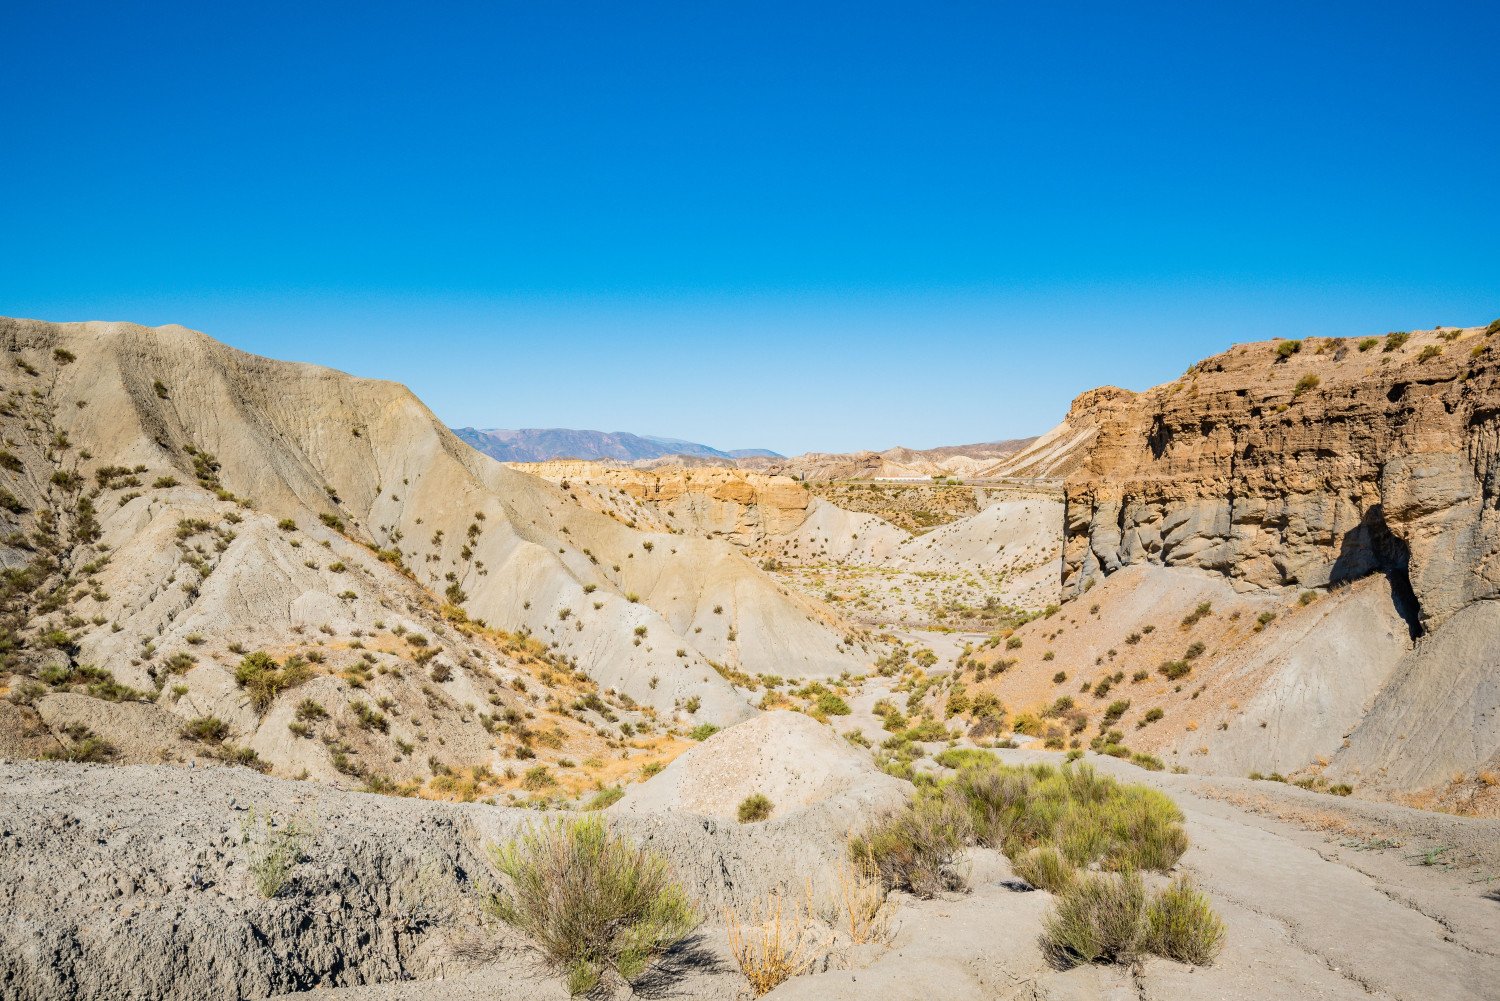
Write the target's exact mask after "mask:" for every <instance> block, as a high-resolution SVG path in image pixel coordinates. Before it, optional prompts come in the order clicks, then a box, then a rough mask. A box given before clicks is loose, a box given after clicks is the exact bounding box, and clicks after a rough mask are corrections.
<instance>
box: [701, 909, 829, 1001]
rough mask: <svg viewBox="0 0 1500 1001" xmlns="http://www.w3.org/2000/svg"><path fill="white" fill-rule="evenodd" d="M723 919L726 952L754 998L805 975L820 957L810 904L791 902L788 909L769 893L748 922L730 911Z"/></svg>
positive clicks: (753, 911) (733, 910)
mask: <svg viewBox="0 0 1500 1001" xmlns="http://www.w3.org/2000/svg"><path fill="white" fill-rule="evenodd" d="M724 919H725V924H726V925H727V932H728V936H729V952H730V954H731V955H732V956H734V961H735V965H736V966H738V967H739V968H740V972H741V973H743V974H744V975H745V979H746V980H748V981H750V990H751V991H753V992H754V994H755V996H756V997H760V996H761V995H762V994H768V993H770V992H771V991H773V990H775V989H776V988H777V987H779V986H780V985H781V984H784V983H785V982H786V981H788V980H790V979H791V978H792V977H797V976H801V975H802V974H804V973H806V972H807V971H808V970H810V969H812V966H813V963H815V962H816V961H817V959H818V957H819V952H820V951H821V950H820V948H819V944H820V939H819V936H817V935H816V933H815V932H814V931H813V929H814V927H815V926H816V921H817V919H816V917H815V916H814V907H813V905H812V901H811V900H805V901H802V902H801V903H795V902H794V903H793V904H792V905H791V907H790V909H788V907H787V904H786V900H785V898H784V897H783V896H782V894H781V893H779V892H778V893H772V894H771V895H770V897H769V898H768V899H766V900H764V901H761V902H759V903H757V904H756V905H755V906H754V907H752V908H751V910H750V913H749V916H748V920H746V919H742V918H741V917H740V914H739V912H738V911H737V910H735V909H734V908H732V907H731V908H730V909H729V910H728V911H726V912H725V915H724Z"/></svg>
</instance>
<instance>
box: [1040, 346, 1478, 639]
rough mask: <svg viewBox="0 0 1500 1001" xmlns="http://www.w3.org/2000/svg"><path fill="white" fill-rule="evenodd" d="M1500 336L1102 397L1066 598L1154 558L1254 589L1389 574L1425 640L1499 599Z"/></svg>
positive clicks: (1071, 500)
mask: <svg viewBox="0 0 1500 1001" xmlns="http://www.w3.org/2000/svg"><path fill="white" fill-rule="evenodd" d="M1495 333H1496V332H1495V330H1494V328H1493V326H1492V328H1491V329H1490V330H1489V332H1486V330H1485V329H1483V328H1473V329H1458V328H1442V329H1438V330H1432V331H1423V332H1417V333H1412V334H1409V335H1391V336H1388V337H1385V338H1380V339H1376V338H1368V339H1366V340H1364V341H1358V340H1354V339H1339V338H1309V339H1307V340H1305V341H1301V342H1291V341H1277V342H1270V343H1257V344H1247V345H1240V346H1237V347H1235V348H1232V349H1231V350H1229V351H1227V352H1225V353H1224V354H1221V355H1217V356H1215V357H1213V358H1210V359H1208V360H1206V361H1203V362H1200V363H1198V364H1197V365H1195V366H1193V368H1192V369H1191V370H1189V371H1188V373H1187V374H1186V375H1184V376H1183V377H1182V378H1180V379H1178V380H1176V381H1175V382H1171V383H1168V384H1166V385H1163V386H1158V387H1156V388H1154V389H1151V390H1148V391H1146V392H1144V393H1141V394H1139V395H1134V394H1128V393H1125V392H1124V391H1121V390H1096V391H1094V392H1093V393H1092V394H1086V395H1085V396H1084V397H1080V399H1079V401H1078V403H1077V404H1075V407H1074V411H1075V414H1076V415H1077V416H1078V417H1079V418H1081V419H1085V420H1088V421H1089V422H1090V423H1092V424H1094V425H1096V426H1097V431H1096V432H1095V439H1094V441H1093V444H1092V446H1091V447H1090V449H1089V452H1088V458H1087V461H1086V462H1085V463H1084V464H1083V466H1082V467H1081V468H1080V469H1079V470H1078V471H1077V472H1075V473H1074V474H1073V475H1072V476H1071V477H1070V478H1069V480H1068V482H1067V486H1066V527H1065V533H1066V537H1065V550H1064V569H1063V585H1064V593H1065V594H1067V595H1077V594H1079V593H1080V592H1081V591H1082V590H1084V589H1085V588H1087V587H1088V586H1090V583H1091V582H1092V581H1095V580H1097V579H1098V578H1099V577H1100V576H1101V575H1102V574H1108V573H1112V572H1114V571H1115V570H1118V569H1120V568H1121V567H1123V566H1128V565H1130V564H1135V563H1142V562H1150V563H1159V564H1163V565H1166V566H1193V567H1198V568H1201V569H1205V570H1211V571H1215V572H1218V573H1222V574H1224V575H1226V576H1228V577H1229V578H1231V579H1232V580H1233V581H1235V582H1236V583H1237V585H1239V586H1243V587H1251V588H1281V587H1299V588H1308V587H1322V586H1326V585H1332V584H1339V583H1342V582H1346V581H1350V580H1354V579H1356V578H1359V577H1363V576H1365V575H1368V574H1371V573H1383V574H1385V575H1386V576H1387V577H1389V578H1390V580H1391V583H1392V587H1393V591H1394V593H1395V596H1396V601H1397V604H1398V607H1399V609H1400V611H1401V612H1402V613H1403V615H1404V617H1406V618H1407V619H1408V622H1409V623H1410V625H1411V628H1412V630H1413V632H1414V634H1416V633H1420V632H1422V631H1424V630H1430V629H1432V628H1434V627H1436V626H1437V625H1439V624H1441V623H1442V622H1444V621H1446V620H1447V619H1448V618H1449V617H1451V616H1452V615H1454V613H1456V612H1457V611H1458V610H1460V609H1461V608H1463V607H1465V606H1466V605H1468V604H1469V603H1471V602H1473V601H1476V600H1479V599H1484V598H1492V597H1495V596H1496V595H1497V594H1500V511H1497V503H1500V365H1497V363H1496V359H1497V352H1500V343H1497V342H1500V338H1497V337H1496V336H1495Z"/></svg>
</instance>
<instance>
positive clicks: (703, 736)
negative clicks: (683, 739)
mask: <svg viewBox="0 0 1500 1001" xmlns="http://www.w3.org/2000/svg"><path fill="white" fill-rule="evenodd" d="M718 732H719V728H718V727H716V726H714V725H713V724H712V723H699V724H698V725H697V726H695V727H693V728H692V729H691V730H689V731H688V736H689V737H691V738H693V739H694V740H707V739H708V738H710V737H712V736H713V735H714V734H716V733H718Z"/></svg>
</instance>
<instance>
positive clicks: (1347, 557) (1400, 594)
mask: <svg viewBox="0 0 1500 1001" xmlns="http://www.w3.org/2000/svg"><path fill="white" fill-rule="evenodd" d="M1410 567H1411V550H1410V548H1408V547H1407V545H1406V543H1405V541H1403V540H1402V539H1400V538H1399V537H1397V536H1396V535H1395V534H1394V533H1393V532H1392V531H1391V530H1390V527H1389V526H1388V525H1387V524H1386V523H1385V512H1384V511H1383V510H1382V509H1381V506H1380V505H1379V504H1374V505H1372V506H1371V507H1370V508H1368V509H1367V510H1366V511H1365V513H1364V516H1363V517H1362V518H1361V519H1360V523H1359V524H1358V525H1356V526H1355V527H1354V528H1351V529H1350V530H1349V531H1347V532H1345V533H1344V537H1343V539H1342V540H1340V542H1339V555H1338V557H1337V558H1336V559H1335V560H1334V562H1333V571H1332V573H1331V574H1330V575H1329V578H1328V582H1329V583H1330V584H1346V583H1349V582H1350V581H1354V580H1358V579H1359V578H1361V577H1367V576H1369V575H1370V574H1372V573H1378V574H1381V575H1383V576H1384V577H1385V579H1386V581H1387V582H1388V583H1389V584H1390V588H1391V604H1392V606H1393V607H1394V608H1395V609H1396V614H1397V615H1399V616H1401V620H1402V621H1403V622H1405V623H1406V628H1407V630H1408V631H1409V632H1410V633H1411V638H1412V639H1416V638H1417V637H1419V636H1421V635H1422V632H1423V629H1422V606H1421V603H1420V602H1419V601H1418V600H1417V593H1416V591H1414V590H1413V589H1412V586H1411V571H1410Z"/></svg>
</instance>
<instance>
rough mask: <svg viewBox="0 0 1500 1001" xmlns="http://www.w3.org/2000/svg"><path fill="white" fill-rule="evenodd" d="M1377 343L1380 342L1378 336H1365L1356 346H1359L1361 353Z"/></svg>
mask: <svg viewBox="0 0 1500 1001" xmlns="http://www.w3.org/2000/svg"><path fill="white" fill-rule="evenodd" d="M1379 343H1380V338H1378V337H1366V338H1365V339H1364V340H1362V341H1360V342H1359V345H1358V347H1359V350H1360V353H1361V354H1363V353H1364V352H1366V351H1368V350H1370V349H1371V348H1373V347H1374V346H1375V345H1377V344H1379Z"/></svg>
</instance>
